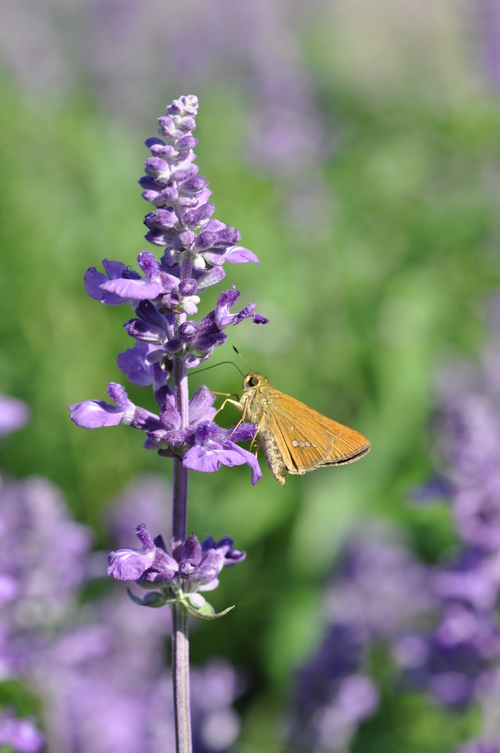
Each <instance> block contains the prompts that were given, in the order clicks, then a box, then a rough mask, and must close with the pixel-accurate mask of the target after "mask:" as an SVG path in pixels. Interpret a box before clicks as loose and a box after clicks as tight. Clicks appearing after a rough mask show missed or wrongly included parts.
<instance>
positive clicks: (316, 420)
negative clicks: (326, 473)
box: [261, 388, 370, 483]
mask: <svg viewBox="0 0 500 753" xmlns="http://www.w3.org/2000/svg"><path fill="white" fill-rule="evenodd" d="M271 398H272V399H271V400H270V401H269V402H270V405H269V408H270V411H269V414H268V415H267V418H266V427H265V431H263V432H261V440H262V444H263V446H264V450H265V452H266V458H267V453H268V451H269V453H270V454H272V455H273V456H275V455H276V453H277V451H279V453H280V454H281V457H282V461H283V464H284V465H285V467H286V470H287V471H288V473H292V474H300V475H302V474H303V473H306V472H307V471H312V470H314V469H315V468H320V467H321V466H327V465H344V464H346V463H353V462H354V461H355V460H359V458H361V457H363V456H364V455H366V454H367V453H368V452H369V450H370V443H369V441H368V440H367V439H366V437H364V436H363V435H362V434H360V433H359V432H357V431H355V430H354V429H350V428H349V427H347V426H343V425H342V424H340V423H338V422H337V421H333V420H332V419H331V418H328V417H327V416H323V415H322V414H321V413H318V412H317V411H315V410H314V409H313V408H309V406H307V405H305V404H304V403H301V402H300V401H299V400H296V399H295V398H292V397H289V396H288V395H285V394H284V393H282V392H280V391H279V390H276V389H274V388H273V391H272V396H271ZM268 434H270V435H271V436H270V437H268V436H267V435H268ZM273 440H274V441H273ZM266 445H267V446H268V449H266ZM267 459H268V463H269V465H270V466H271V463H270V462H269V458H267ZM271 467H272V466H271ZM278 480H279V479H278ZM281 483H283V482H281Z"/></svg>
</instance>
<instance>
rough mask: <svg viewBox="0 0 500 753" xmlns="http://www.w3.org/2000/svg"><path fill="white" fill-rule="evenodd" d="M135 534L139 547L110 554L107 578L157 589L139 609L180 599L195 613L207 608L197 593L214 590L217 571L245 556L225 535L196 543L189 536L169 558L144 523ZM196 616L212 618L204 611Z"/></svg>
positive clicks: (163, 547) (158, 538)
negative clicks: (140, 545) (140, 544)
mask: <svg viewBox="0 0 500 753" xmlns="http://www.w3.org/2000/svg"><path fill="white" fill-rule="evenodd" d="M136 535H137V537H138V539H139V540H140V541H141V543H142V547H141V548H140V549H131V548H126V549H119V550H117V551H115V552H111V553H110V554H109V557H108V563H109V567H108V575H111V576H112V577H113V578H115V579H116V580H123V581H128V582H135V583H137V585H139V586H142V588H145V589H148V590H150V589H156V588H159V589H160V590H159V591H155V592H153V591H151V593H149V594H147V596H146V597H145V598H144V599H143V600H142V602H141V603H142V605H143V606H153V607H158V606H162V605H163V604H166V603H167V602H171V601H175V600H180V601H182V602H183V603H185V605H186V606H187V607H188V608H189V610H190V611H193V610H194V611H195V612H196V613H198V612H199V611H200V610H201V609H202V608H203V607H205V608H208V609H210V607H209V605H207V604H206V602H205V599H204V598H203V597H201V596H200V592H201V591H213V590H214V588H217V586H218V585H219V578H218V576H219V573H220V572H221V570H222V569H223V568H224V567H231V566H232V565H235V564H237V563H238V562H241V561H242V560H244V559H245V557H246V554H245V552H241V551H239V550H238V549H235V548H234V547H233V540H232V539H231V538H229V537H228V536H226V537H225V538H223V539H221V540H220V541H219V542H215V540H214V539H213V538H212V537H208V538H206V539H204V540H203V541H202V542H200V541H199V540H198V538H197V537H196V536H195V535H194V534H191V536H189V537H188V538H187V539H186V541H185V542H184V543H183V544H181V545H180V546H178V547H177V548H176V549H175V550H174V552H173V555H170V554H169V553H168V552H167V548H166V546H165V543H164V541H163V538H162V537H161V536H157V537H156V538H155V539H153V538H152V537H151V534H150V533H149V531H148V529H147V528H146V526H145V525H144V524H141V525H139V526H137V529H136ZM134 600H136V599H134ZM226 611H227V610H226ZM199 616H208V617H210V616H214V615H211V614H209V613H208V612H207V614H206V615H205V614H200V615H199Z"/></svg>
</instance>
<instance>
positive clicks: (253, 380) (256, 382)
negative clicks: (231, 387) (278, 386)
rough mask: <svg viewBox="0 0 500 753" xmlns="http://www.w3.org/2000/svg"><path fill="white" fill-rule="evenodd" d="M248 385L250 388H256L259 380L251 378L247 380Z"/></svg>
mask: <svg viewBox="0 0 500 753" xmlns="http://www.w3.org/2000/svg"><path fill="white" fill-rule="evenodd" d="M248 384H249V385H250V387H257V385H258V384H259V379H258V378H257V377H255V376H253V377H251V378H250V379H249V380H248Z"/></svg>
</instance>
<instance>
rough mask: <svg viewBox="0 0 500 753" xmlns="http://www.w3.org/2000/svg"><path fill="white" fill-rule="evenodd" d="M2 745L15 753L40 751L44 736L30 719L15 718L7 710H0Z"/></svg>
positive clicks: (0, 743) (35, 752)
mask: <svg viewBox="0 0 500 753" xmlns="http://www.w3.org/2000/svg"><path fill="white" fill-rule="evenodd" d="M4 745H6V746H8V747H9V750H10V749H12V750H13V751H15V753H41V751H43V750H45V736H44V735H43V734H42V732H40V730H39V729H38V728H37V727H36V726H35V724H34V722H33V721H32V720H31V719H28V718H22V719H20V718H16V717H15V716H14V714H13V713H12V712H11V711H9V710H7V711H4V712H0V746H4Z"/></svg>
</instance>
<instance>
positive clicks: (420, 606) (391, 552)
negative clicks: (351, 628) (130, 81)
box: [326, 524, 434, 639]
mask: <svg viewBox="0 0 500 753" xmlns="http://www.w3.org/2000/svg"><path fill="white" fill-rule="evenodd" d="M401 539H402V537H401V535H400V534H399V533H398V532H397V530H396V529H393V528H390V527H389V526H384V525H381V524H379V525H372V526H369V527H366V528H365V529H361V530H360V531H358V532H357V533H356V534H355V535H354V536H353V537H352V538H351V539H350V540H349V541H348V542H347V544H346V546H345V547H344V551H343V554H342V558H341V564H340V568H339V570H338V573H337V575H336V577H335V579H334V581H333V583H332V585H331V586H330V588H329V590H328V592H327V596H326V604H327V612H328V614H329V616H330V619H331V620H337V619H338V620H340V621H341V622H344V621H347V622H349V623H353V624H356V625H358V626H360V627H362V628H363V630H364V631H365V634H366V636H371V637H375V638H376V637H381V638H384V639H388V638H390V637H391V636H392V635H398V634H399V632H400V631H401V630H403V629H404V628H405V626H408V625H411V624H412V622H413V621H414V619H415V617H417V616H418V615H419V614H421V613H422V612H423V611H424V610H427V609H429V608H430V607H431V606H432V604H433V603H434V600H433V597H432V590H431V588H430V585H429V580H428V579H429V573H428V570H427V568H426V567H425V566H424V565H422V564H421V563H420V562H419V561H418V560H417V559H416V557H415V556H414V555H413V554H412V553H411V551H410V550H409V549H408V547H407V546H405V545H404V543H403V541H402V540H401Z"/></svg>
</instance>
